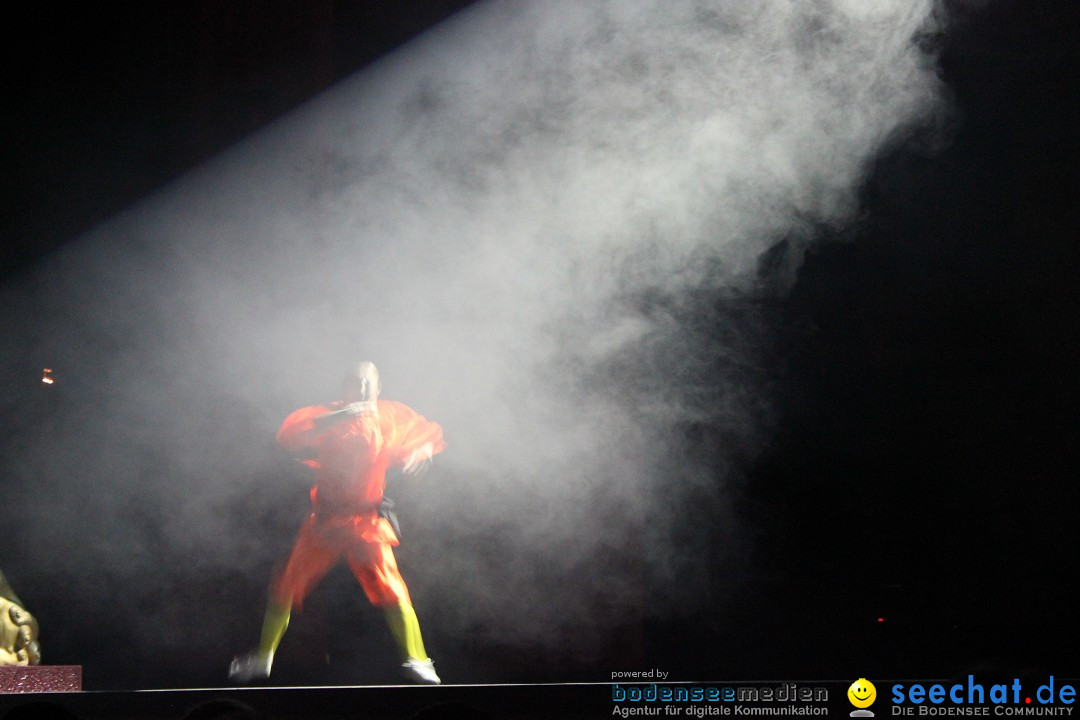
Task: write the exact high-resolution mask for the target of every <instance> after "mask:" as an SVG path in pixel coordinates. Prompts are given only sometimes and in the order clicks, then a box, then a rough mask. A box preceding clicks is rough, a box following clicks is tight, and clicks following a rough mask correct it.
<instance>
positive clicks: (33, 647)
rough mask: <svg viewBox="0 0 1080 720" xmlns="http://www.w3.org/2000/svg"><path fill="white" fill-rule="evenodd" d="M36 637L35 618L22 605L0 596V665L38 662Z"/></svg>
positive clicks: (39, 659) (39, 648) (38, 647)
mask: <svg viewBox="0 0 1080 720" xmlns="http://www.w3.org/2000/svg"><path fill="white" fill-rule="evenodd" d="M37 637H38V623H37V619H36V618H34V616H33V615H31V614H30V613H29V612H27V610H26V609H25V608H24V607H23V606H22V605H19V604H18V603H16V602H15V601H13V600H9V599H8V598H6V597H3V596H0V665H37V664H38V663H40V662H41V646H40V645H39V644H38V639H37Z"/></svg>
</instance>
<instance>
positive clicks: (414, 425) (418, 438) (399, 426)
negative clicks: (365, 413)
mask: <svg viewBox="0 0 1080 720" xmlns="http://www.w3.org/2000/svg"><path fill="white" fill-rule="evenodd" d="M386 406H387V410H388V411H390V412H392V413H393V417H394V424H395V426H396V431H397V432H396V437H395V439H394V444H395V454H396V460H397V463H399V464H400V465H401V469H402V472H404V473H406V474H408V475H420V474H422V473H423V472H424V471H425V470H427V468H428V466H429V465H430V464H431V458H432V457H433V456H434V455H436V454H438V453H440V452H442V451H443V450H444V449H445V448H446V441H445V440H443V431H442V427H441V426H440V425H439V424H438V423H435V422H431V421H430V420H428V419H427V418H425V417H424V416H423V415H420V414H419V413H417V412H415V411H413V410H412V409H411V408H409V407H408V406H406V405H402V404H400V403H386Z"/></svg>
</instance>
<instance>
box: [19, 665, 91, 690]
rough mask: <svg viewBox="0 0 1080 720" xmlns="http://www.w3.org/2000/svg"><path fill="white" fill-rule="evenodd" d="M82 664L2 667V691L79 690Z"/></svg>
mask: <svg viewBox="0 0 1080 720" xmlns="http://www.w3.org/2000/svg"><path fill="white" fill-rule="evenodd" d="M80 690H82V665H9V666H6V667H0V693H47V692H79V691H80Z"/></svg>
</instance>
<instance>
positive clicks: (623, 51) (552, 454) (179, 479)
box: [2, 0, 940, 643]
mask: <svg viewBox="0 0 1080 720" xmlns="http://www.w3.org/2000/svg"><path fill="white" fill-rule="evenodd" d="M937 21H938V18H937V15H936V5H935V3H934V2H932V1H931V0H812V1H808V0H762V1H761V2H752V3H748V2H730V1H725V2H721V1H716V2H708V1H705V0H676V1H672V0H609V1H606V2H604V1H599V0H597V1H595V2H587V3H583V2H579V0H544V1H543V2H539V1H537V2H487V3H483V4H480V5H478V6H475V7H474V8H473V9H472V10H470V11H469V12H467V13H464V14H462V15H459V16H458V17H457V18H456V19H455V20H454V21H453V22H451V23H448V24H446V25H444V26H442V27H441V28H439V29H438V30H437V31H435V32H432V33H429V34H428V35H426V36H424V37H423V38H421V39H420V40H419V41H416V42H414V43H413V44H411V45H410V46H408V47H406V48H404V49H402V50H400V51H399V52H397V53H395V54H394V55H392V56H390V57H389V58H388V59H386V60H385V61H383V62H382V63H380V64H379V65H377V66H375V67H374V68H372V69H370V70H369V71H367V72H366V73H364V74H363V75H360V76H358V77H356V78H354V79H352V80H350V81H348V82H345V83H342V84H341V85H340V86H338V87H337V88H335V89H334V90H333V91H332V92H330V93H328V94H327V95H325V96H323V97H321V98H320V99H318V100H317V101H316V102H313V103H311V104H309V105H308V106H306V107H304V108H302V109H301V110H299V111H297V112H295V113H294V114H292V115H291V116H289V117H287V118H286V119H284V120H282V121H280V122H279V123H277V124H276V125H275V126H273V127H271V128H270V129H269V130H267V131H265V132H264V133H262V134H261V135H259V136H257V137H254V138H252V139H250V140H249V141H247V142H245V143H243V144H241V145H240V146H237V147H236V148H234V149H233V150H231V151H230V152H229V153H227V154H226V155H224V156H222V157H221V158H219V159H218V160H217V161H215V162H213V163H211V164H209V165H207V166H205V167H203V168H202V169H200V170H198V171H197V172H194V173H192V174H191V175H189V176H187V177H186V178H184V179H183V180H182V181H180V182H178V183H177V184H175V185H174V186H173V187H170V188H169V189H167V190H166V191H165V192H163V193H161V194H160V195H159V196H157V197H154V198H152V199H149V200H147V201H145V202H144V203H143V204H141V205H140V206H138V207H135V208H133V209H131V210H130V211H129V212H127V213H125V215H124V216H122V217H120V218H117V219H116V220H115V221H113V222H110V223H108V224H107V225H105V226H102V227H101V228H99V229H97V230H96V231H94V232H93V233H91V234H90V235H89V236H88V237H86V238H84V239H83V240H81V241H80V242H79V243H77V244H75V245H73V246H70V247H69V248H68V249H66V250H64V251H62V252H61V253H59V254H58V255H57V256H55V257H54V258H52V259H51V260H50V261H49V262H47V263H46V264H45V266H44V267H43V268H41V270H40V272H39V273H38V274H37V275H36V276H35V277H34V278H32V279H31V280H30V281H28V282H27V283H25V284H23V285H22V286H20V287H17V288H9V289H8V290H7V294H8V296H9V297H11V298H16V297H18V298H24V300H22V302H27V303H29V306H30V307H33V308H37V309H38V310H36V311H35V313H37V314H38V315H39V316H44V317H48V318H52V319H53V320H52V321H51V322H52V323H53V324H52V325H51V326H50V327H49V329H48V331H47V332H45V331H42V330H41V328H40V323H39V322H38V321H37V320H36V319H35V317H32V316H31V317H27V316H22V317H18V318H8V320H7V321H6V322H5V326H4V327H3V328H2V329H3V333H4V336H5V340H4V343H5V345H8V346H14V344H15V343H17V342H21V343H22V344H23V345H24V346H25V345H27V343H29V346H30V347H32V348H34V350H33V352H32V353H30V354H32V355H34V356H35V358H36V357H38V356H42V357H44V356H52V357H55V356H61V357H63V358H66V359H67V360H68V365H69V366H72V365H75V366H77V365H78V364H79V363H82V364H83V367H84V368H89V367H91V366H92V367H93V371H92V372H93V374H94V377H92V378H87V377H84V378H83V381H82V384H81V385H80V387H82V388H84V389H85V393H86V394H88V395H92V396H93V398H94V402H93V403H91V404H92V405H93V416H92V417H87V416H85V415H84V416H81V417H64V418H62V419H60V420H56V421H55V422H56V423H58V427H56V428H55V432H56V433H57V436H58V437H66V438H73V439H72V440H71V441H70V442H66V443H64V444H63V446H62V447H60V448H56V449H55V450H56V452H55V453H53V454H52V455H50V457H47V458H43V457H41V455H40V453H41V446H40V444H34V443H33V442H31V443H30V444H29V445H27V446H26V448H25V451H24V452H22V453H20V452H15V453H13V454H10V455H9V456H8V458H7V459H6V464H7V465H8V467H7V468H5V472H7V473H8V474H9V476H12V477H16V478H19V479H20V482H21V485H19V487H21V488H22V491H21V492H22V494H21V495H20V496H19V497H20V498H23V501H24V502H25V503H26V505H27V506H29V507H33V508H38V510H36V512H38V513H40V516H39V517H38V518H37V521H38V522H41V523H46V521H47V518H48V517H49V516H50V514H53V515H56V514H62V515H64V516H65V517H73V518H76V520H75V521H74V522H75V523H76V524H78V523H79V522H85V519H83V520H79V519H78V518H79V517H80V513H82V514H85V513H86V512H87V510H88V508H89V509H90V514H91V515H94V514H97V516H98V517H101V516H102V515H104V516H109V515H110V514H112V513H114V512H115V508H116V507H117V506H118V505H123V506H126V507H127V508H128V510H127V511H125V512H127V513H131V514H134V515H140V516H143V517H149V518H153V519H155V520H153V521H152V522H151V523H150V524H151V525H153V526H154V527H153V528H152V529H146V530H145V532H146V533H152V534H154V536H155V537H160V538H161V541H162V548H165V549H167V550H164V549H163V550H162V551H163V552H171V553H174V554H180V555H182V556H183V557H190V558H200V560H199V561H198V562H207V560H206V558H208V557H213V558H214V562H216V563H222V564H225V565H230V564H231V566H232V567H236V568H242V567H243V565H244V561H245V549H246V548H249V547H250V546H251V545H252V544H257V543H259V542H260V541H262V540H263V539H264V538H263V537H261V536H260V535H259V528H258V527H257V526H256V527H253V525H255V523H253V522H252V521H251V520H250V518H248V519H245V520H243V521H241V522H240V528H237V527H236V522H237V520H236V518H237V517H238V516H240V517H242V516H243V513H242V508H241V509H239V510H238V509H237V508H239V507H240V506H242V505H243V504H244V503H246V502H249V501H250V497H251V495H252V494H257V493H258V492H259V487H260V485H259V483H260V482H265V477H264V473H263V471H264V469H265V468H266V467H267V464H268V461H267V460H266V457H268V456H269V455H270V453H271V448H270V442H269V438H271V437H272V434H273V432H274V430H275V429H276V426H277V423H278V422H280V419H281V417H283V416H284V414H285V413H286V412H287V411H289V410H291V409H293V408H294V407H297V406H300V405H305V404H311V403H314V402H320V401H324V400H327V399H330V398H332V397H333V396H334V393H335V392H336V390H337V385H338V382H339V379H340V376H341V374H342V371H343V368H344V367H345V364H346V362H347V361H349V360H351V359H354V358H361V357H362V358H370V359H372V360H374V361H376V362H377V363H378V364H379V365H380V367H381V368H382V371H383V380H384V391H385V395H386V396H387V397H390V398H394V399H399V400H402V401H405V402H407V403H409V404H411V405H413V406H414V407H416V408H417V409H418V410H420V411H421V412H423V413H424V414H426V415H428V416H429V417H431V418H433V419H436V420H438V421H439V422H441V423H442V424H443V425H444V427H445V429H446V433H447V437H448V440H449V443H450V449H449V451H448V452H447V453H446V454H445V456H443V457H441V458H439V459H438V462H437V465H436V468H437V469H436V470H433V471H432V473H431V475H430V476H429V477H428V479H426V480H422V481H420V482H421V483H430V484H429V485H427V486H423V489H422V490H417V489H416V487H415V486H413V487H412V488H409V489H403V490H402V492H404V493H405V494H406V496H407V497H409V498H410V500H411V504H410V505H408V506H406V507H404V508H402V514H403V515H404V516H405V518H406V522H407V523H411V524H413V526H414V527H416V526H421V527H424V528H425V531H424V532H423V533H420V538H419V539H418V540H417V541H416V542H417V543H418V544H416V545H414V546H413V548H412V549H407V548H405V547H403V548H402V552H403V553H405V554H406V557H413V558H415V561H416V569H415V571H414V572H413V574H412V576H410V577H408V578H407V579H409V580H410V582H411V583H412V585H413V587H414V594H416V595H417V596H418V597H419V598H421V599H426V601H427V602H428V603H429V606H434V605H438V606H439V607H438V608H436V607H430V610H429V615H432V614H433V615H436V616H437V617H438V618H439V620H440V621H441V622H442V623H443V624H444V632H447V633H450V634H453V633H454V632H462V633H463V632H465V631H466V630H469V629H471V630H476V629H480V630H481V631H483V632H486V633H489V634H490V636H491V637H498V638H502V639H504V640H505V641H508V642H521V643H543V642H564V641H565V640H566V638H567V637H568V636H569V635H571V634H574V635H576V636H579V637H580V636H581V635H582V633H583V632H584V633H585V634H586V635H588V633H589V632H592V633H601V634H602V633H603V632H604V631H605V628H607V627H608V626H609V625H611V624H617V623H618V622H620V621H621V619H622V618H624V616H627V615H629V616H634V615H635V614H636V613H639V612H641V611H642V610H643V604H644V603H645V602H646V601H645V600H644V599H643V595H642V592H643V591H641V590H640V589H639V588H640V586H641V584H642V582H644V581H645V580H646V579H649V578H651V579H652V580H650V582H659V581H664V580H678V579H679V578H680V577H681V573H682V570H681V569H682V568H684V567H685V566H686V565H687V564H689V563H693V562H696V561H697V560H698V559H699V557H700V555H699V553H702V552H704V551H705V546H706V545H707V544H708V543H709V542H710V541H711V540H715V539H716V537H717V536H716V535H714V534H711V533H712V531H711V530H710V529H708V528H693V527H689V528H688V527H686V526H685V524H680V523H679V521H677V520H674V519H672V518H671V512H672V511H673V509H675V510H677V509H679V508H685V507H686V506H687V505H688V504H689V505H695V504H701V505H704V506H705V507H708V508H710V510H711V511H714V512H715V513H719V515H718V516H717V517H718V520H717V522H718V523H719V522H721V521H722V520H723V519H724V518H723V509H724V507H725V500H724V498H725V492H726V491H725V488H726V483H729V482H732V481H733V480H734V479H735V478H736V477H737V475H738V473H739V472H740V470H741V464H742V463H744V462H745V460H746V458H748V457H752V455H753V452H754V447H755V446H756V445H757V444H758V443H759V442H760V434H761V432H762V425H761V418H762V417H763V415H766V414H767V407H764V406H763V401H762V395H761V392H760V391H761V388H759V387H757V385H756V384H755V383H756V379H755V378H756V374H755V373H756V370H755V362H756V358H755V356H754V349H753V348H754V333H755V332H756V330H755V328H756V327H757V321H756V319H754V318H752V317H751V318H750V319H749V320H745V319H744V320H743V321H740V320H738V319H737V318H734V317H732V316H729V315H724V314H721V315H719V316H717V315H715V314H713V315H710V314H709V311H708V310H707V309H705V310H703V311H702V312H703V313H704V314H702V313H699V309H698V308H696V306H695V302H696V300H695V298H697V297H699V295H698V293H701V292H707V293H709V297H711V298H716V297H720V296H723V297H729V298H737V297H739V296H740V295H742V294H745V293H747V292H749V291H751V290H752V289H753V287H754V283H755V273H756V270H757V262H758V258H759V257H760V255H761V254H762V253H763V252H764V251H765V250H767V249H768V248H769V247H770V246H772V245H773V244H775V243H776V242H777V241H778V240H780V239H782V238H784V237H792V236H800V234H802V235H806V234H807V233H808V228H810V227H812V226H814V225H815V224H821V223H826V224H842V223H843V222H845V220H847V219H848V218H850V216H851V214H852V213H853V211H854V210H855V209H856V208H855V192H856V190H857V189H858V186H859V182H860V180H861V178H862V175H863V172H864V170H865V168H866V165H867V163H868V161H869V160H871V159H872V157H873V156H874V154H875V153H876V152H878V151H880V150H881V149H882V148H883V147H884V146H885V145H887V144H888V143H889V142H891V141H893V140H894V139H895V138H897V137H901V136H902V135H903V132H904V130H905V129H907V128H910V127H912V126H913V125H916V124H918V123H920V122H923V121H925V120H926V119H927V118H928V117H930V116H931V115H932V114H933V113H934V112H936V111H937V110H938V109H939V105H940V97H939V93H940V88H939V83H938V80H937V77H936V74H935V66H934V59H935V58H934V57H933V56H932V55H930V54H928V53H927V52H926V51H925V50H924V49H922V45H921V44H920V42H919V40H920V38H921V37H923V36H924V35H925V34H926V33H929V32H934V31H936V30H937V26H936V23H937ZM27 297H29V298H32V299H31V300H29V301H27V300H25V298H27ZM13 301H14V300H13ZM694 317H698V318H699V319H700V318H704V319H703V320H701V323H702V324H701V325H699V326H694V325H693V323H692V321H691V320H690V319H692V318H694ZM27 362H29V361H27ZM48 362H53V361H48ZM54 364H57V365H60V363H55V362H54ZM57 372H58V373H59V374H60V375H61V376H62V373H63V370H62V369H60V370H58V371H57ZM71 372H76V371H75V370H72V371H71ZM82 372H90V370H88V369H87V370H83V371H82ZM80 407H83V406H82V405H80ZM679 423H703V424H705V425H707V426H710V427H714V428H715V427H719V428H722V431H721V432H719V433H718V434H717V435H716V436H715V438H713V439H712V440H710V441H709V442H710V443H711V445H709V447H710V448H711V451H710V452H711V456H710V457H709V458H707V462H706V463H704V465H702V464H701V463H695V462H689V461H690V460H693V459H692V458H686V457H682V456H680V454H679V447H680V445H679V443H680V442H681V440H680V435H679V431H678V428H679V427H681V426H680V425H679ZM28 432H29V431H28ZM138 448H147V453H148V454H147V455H145V456H144V457H143V460H142V461H140V459H139V458H140V455H139V452H138ZM42 477H46V478H47V479H46V480H44V481H42V480H41V478H42ZM31 479H33V482H31ZM42 482H43V483H44V484H43V485H42V484H41V483H42ZM276 492H283V491H281V490H280V489H278V490H276ZM130 503H137V504H136V505H135V506H134V507H132V506H131V505H130ZM76 505H77V506H79V508H80V512H79V513H75V512H74V511H73V510H72V507H73V506H76ZM59 508H63V509H59ZM727 520H730V518H727ZM124 522H125V523H129V524H130V522H131V520H130V518H128V519H127V520H125V521H124ZM117 532H120V535H121V536H120V537H116V536H114V535H110V534H105V535H104V536H102V537H101V538H100V539H96V540H95V542H92V543H90V544H89V545H86V546H83V547H82V548H81V549H80V550H78V551H75V552H74V554H73V555H72V557H74V558H76V559H74V560H72V561H71V562H80V561H81V560H79V557H80V555H79V553H80V552H81V553H82V554H83V555H86V554H91V555H93V557H94V558H95V559H94V560H93V562H95V563H96V564H98V565H99V566H100V567H106V568H112V570H110V571H107V572H105V573H104V575H105V580H103V582H105V581H108V580H113V581H118V580H125V581H126V580H130V577H129V575H131V574H134V570H132V568H139V569H140V571H144V570H145V571H149V572H152V570H150V568H154V567H155V562H156V561H155V549H154V547H153V545H152V544H147V543H144V542H141V540H142V539H143V536H141V535H140V536H139V538H134V537H132V536H131V535H130V534H131V533H133V532H135V531H133V530H130V529H127V530H124V531H122V532H121V531H117ZM140 532H141V531H140ZM289 532H291V529H290V530H289ZM75 537H78V533H77V532H75V531H72V532H71V533H70V534H65V533H63V532H61V533H59V538H58V539H53V540H52V541H50V542H51V543H52V544H54V545H56V544H60V545H63V544H64V543H65V542H66V543H69V544H71V545H72V547H74V546H75V545H74V543H73V538H75ZM435 538H437V539H438V542H436V540H435ZM287 539H288V538H286V543H287ZM729 539H731V541H732V542H735V541H736V540H735V538H729ZM116 546H124V547H126V548H127V550H126V552H125V554H124V555H123V560H122V561H121V560H120V559H119V556H116V555H114V554H113V551H114V549H115V548H116ZM136 549H137V552H136ZM70 551H71V548H68V549H67V550H65V552H70ZM132 553H134V555H132ZM410 553H411V554H410ZM159 572H160V570H159ZM691 586H692V584H691ZM695 588H696V586H692V587H691V588H690V589H691V590H693V589H695ZM697 589H700V588H697ZM436 598H439V600H438V601H437V602H436V600H435V599H436ZM649 602H650V603H655V602H656V600H655V598H650V600H649ZM670 603H671V606H674V605H676V604H678V605H680V606H682V607H685V606H686V603H691V604H692V599H691V598H690V597H688V595H687V593H682V592H679V593H674V592H673V593H672V596H671V598H670ZM420 609H421V616H422V617H423V616H424V608H423V606H421V608H420ZM671 609H672V607H669V606H666V605H664V604H663V603H661V604H660V605H654V606H653V610H654V611H655V612H660V613H663V612H669V611H671ZM601 614H602V615H603V616H602V617H601V616H600V615H601ZM150 624H153V622H152V621H148V625H150ZM447 627H448V628H450V629H445V628H447ZM583 628H591V630H588V631H586V630H583Z"/></svg>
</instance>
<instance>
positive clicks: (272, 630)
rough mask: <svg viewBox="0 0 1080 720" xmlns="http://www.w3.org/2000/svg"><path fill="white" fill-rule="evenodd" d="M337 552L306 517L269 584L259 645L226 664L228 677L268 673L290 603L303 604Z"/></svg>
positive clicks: (285, 626)
mask: <svg viewBox="0 0 1080 720" xmlns="http://www.w3.org/2000/svg"><path fill="white" fill-rule="evenodd" d="M339 555H340V551H339V550H338V549H337V548H334V547H332V546H330V545H328V544H327V542H326V541H325V539H324V538H322V537H321V536H320V535H319V533H318V532H317V531H316V528H315V518H314V516H311V517H309V518H308V521H307V522H306V523H305V524H304V526H303V527H302V528H300V533H299V535H298V536H297V538H296V545H294V546H293V550H292V554H291V555H290V556H289V561H288V562H287V563H286V565H285V569H284V570H283V571H282V572H281V574H280V575H278V576H277V577H276V578H275V579H274V581H273V583H272V584H271V588H270V599H269V601H268V602H267V604H266V610H265V612H264V613H263V624H262V631H261V633H260V635H259V646H258V648H257V649H256V650H255V651H254V652H251V653H248V654H247V655H244V656H240V657H237V658H234V659H233V661H232V664H231V665H230V666H229V677H230V678H232V679H233V680H237V681H239V682H247V681H249V680H253V679H256V678H266V677H269V676H270V669H271V667H272V666H273V664H274V653H275V652H277V648H278V645H279V644H280V643H281V639H282V638H283V637H284V636H285V630H287V629H288V627H289V618H290V615H291V614H292V608H293V605H294V604H295V605H296V606H297V607H299V606H301V605H302V604H303V601H304V598H305V597H306V596H307V594H308V592H309V591H310V590H311V588H313V587H314V586H315V584H316V583H318V581H319V580H320V579H321V578H322V577H323V576H324V575H326V573H327V571H329V570H330V568H331V567H332V566H333V564H334V562H335V561H336V560H337V558H338V557H339Z"/></svg>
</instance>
